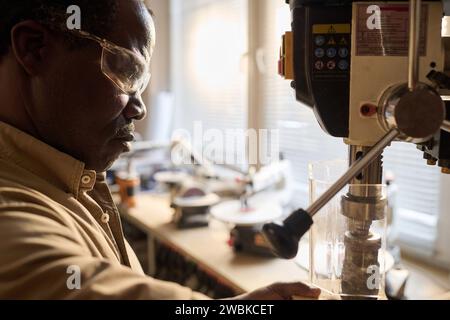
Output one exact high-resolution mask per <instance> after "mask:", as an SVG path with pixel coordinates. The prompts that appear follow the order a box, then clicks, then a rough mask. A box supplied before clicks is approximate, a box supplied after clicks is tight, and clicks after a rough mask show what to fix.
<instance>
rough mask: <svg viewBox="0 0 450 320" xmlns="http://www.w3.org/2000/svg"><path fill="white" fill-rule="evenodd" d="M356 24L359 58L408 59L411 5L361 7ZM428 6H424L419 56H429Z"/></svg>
mask: <svg viewBox="0 0 450 320" xmlns="http://www.w3.org/2000/svg"><path fill="white" fill-rule="evenodd" d="M357 9H358V12H357V17H356V18H357V21H356V55H357V56H407V55H408V48H409V5H408V4H404V5H403V4H382V5H379V6H374V5H367V4H359V5H358V7H357ZM427 19H428V5H423V7H422V22H421V28H420V54H421V55H422V56H424V55H426V42H427V29H428V21H427Z"/></svg>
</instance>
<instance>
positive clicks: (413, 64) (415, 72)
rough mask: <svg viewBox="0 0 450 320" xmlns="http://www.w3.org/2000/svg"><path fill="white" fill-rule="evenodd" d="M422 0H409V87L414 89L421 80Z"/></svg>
mask: <svg viewBox="0 0 450 320" xmlns="http://www.w3.org/2000/svg"><path fill="white" fill-rule="evenodd" d="M421 9H422V0H410V1H409V61H408V88H409V90H410V91H414V90H415V89H416V87H417V83H418V82H419V59H420V51H419V48H420V45H419V42H420V23H421V20H422V16H421V11H422V10H421Z"/></svg>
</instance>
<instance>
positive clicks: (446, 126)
mask: <svg viewBox="0 0 450 320" xmlns="http://www.w3.org/2000/svg"><path fill="white" fill-rule="evenodd" d="M441 129H442V130H444V131H447V132H450V121H448V120H445V121H444V124H443V125H442V127H441Z"/></svg>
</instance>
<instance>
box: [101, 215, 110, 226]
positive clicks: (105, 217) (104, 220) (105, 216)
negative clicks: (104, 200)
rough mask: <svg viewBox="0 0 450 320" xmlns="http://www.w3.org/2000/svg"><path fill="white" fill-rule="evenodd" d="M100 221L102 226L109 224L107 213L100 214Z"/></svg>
mask: <svg viewBox="0 0 450 320" xmlns="http://www.w3.org/2000/svg"><path fill="white" fill-rule="evenodd" d="M101 220H102V222H103V223H104V224H107V223H108V222H109V214H107V213H104V214H102V218H101Z"/></svg>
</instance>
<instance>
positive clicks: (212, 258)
mask: <svg viewBox="0 0 450 320" xmlns="http://www.w3.org/2000/svg"><path fill="white" fill-rule="evenodd" d="M120 211H121V215H122V218H123V219H125V220H126V221H127V222H129V223H131V224H133V225H134V226H135V227H137V228H139V229H140V230H141V231H143V232H144V233H146V234H147V239H148V257H149V270H148V274H149V275H153V274H154V273H155V262H154V244H155V240H157V241H159V242H162V243H165V244H167V245H169V246H170V247H172V248H174V249H175V250H177V251H178V252H180V253H181V254H183V255H184V256H186V257H188V258H189V259H190V260H192V261H193V262H194V263H196V264H198V265H199V267H201V268H202V269H204V270H205V271H207V272H208V273H210V274H212V275H214V276H215V277H217V278H219V279H220V280H221V281H222V282H223V283H225V284H227V285H228V286H230V287H231V288H233V289H234V290H235V291H236V292H237V293H244V292H249V291H253V290H255V289H258V288H261V287H264V286H267V285H270V284H272V283H275V282H295V281H307V280H308V272H307V271H306V270H304V269H302V268H301V267H300V266H299V265H298V264H296V263H295V262H294V261H286V260H281V259H277V258H262V257H256V256H251V255H247V254H244V253H242V254H241V253H235V252H234V251H233V249H232V248H231V247H230V246H229V245H228V243H227V241H228V239H229V228H228V227H227V226H226V225H225V224H223V223H222V222H219V221H215V220H211V222H210V225H209V227H204V228H197V229H189V230H178V229H177V228H176V227H175V226H174V225H173V224H172V223H171V221H172V216H173V210H172V209H171V208H170V206H169V196H168V195H153V194H151V195H150V194H149V195H145V194H144V195H140V196H138V198H137V206H136V207H135V208H132V209H127V210H123V209H122V210H120Z"/></svg>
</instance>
